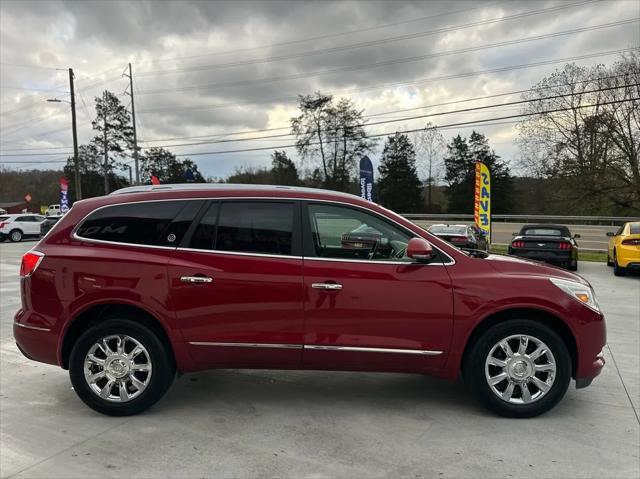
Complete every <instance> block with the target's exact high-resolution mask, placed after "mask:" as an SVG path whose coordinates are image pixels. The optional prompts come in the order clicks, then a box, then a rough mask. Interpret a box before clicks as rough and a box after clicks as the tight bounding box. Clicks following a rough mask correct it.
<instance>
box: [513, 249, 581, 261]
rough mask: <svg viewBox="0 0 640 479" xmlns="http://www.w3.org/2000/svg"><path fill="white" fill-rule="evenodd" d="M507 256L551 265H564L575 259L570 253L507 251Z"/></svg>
mask: <svg viewBox="0 0 640 479" xmlns="http://www.w3.org/2000/svg"><path fill="white" fill-rule="evenodd" d="M509 254H510V255H512V256H517V257H519V258H525V259H533V260H536V261H544V262H545V263H553V264H564V263H568V262H570V261H571V260H574V259H575V258H574V257H573V255H572V253H571V251H562V252H560V251H517V250H512V249H509Z"/></svg>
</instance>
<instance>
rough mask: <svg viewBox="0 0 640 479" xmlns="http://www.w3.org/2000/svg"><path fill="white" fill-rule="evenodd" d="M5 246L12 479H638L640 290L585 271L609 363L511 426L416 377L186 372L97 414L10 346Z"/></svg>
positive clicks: (0, 307) (6, 427)
mask: <svg viewBox="0 0 640 479" xmlns="http://www.w3.org/2000/svg"><path fill="white" fill-rule="evenodd" d="M32 245H33V243H26V242H25V243H21V244H7V243H3V244H0V338H1V340H0V476H1V477H3V478H9V477H11V478H14V477H15V478H65V479H67V478H83V479H84V478H87V477H92V478H102V477H118V478H143V477H144V478H146V477H149V478H151V477H171V478H202V477H215V478H227V477H234V478H245V477H247V478H249V477H251V478H253V477H291V478H330V477H344V478H346V477H370V478H383V477H384V478H386V477H389V478H404V477H406V478H412V479H417V478H461V477H470V478H475V477H495V478H509V477H514V478H535V479H539V478H541V477H543V478H556V477H557V478H565V477H571V478H580V477H583V478H592V477H597V478H616V479H620V478H637V477H639V476H640V462H639V461H640V459H639V453H640V423H639V421H638V411H639V408H640V350H639V348H638V344H639V342H640V277H638V276H635V277H624V278H617V277H614V276H613V273H612V271H611V269H609V268H607V267H606V266H605V265H604V264H601V263H581V265H580V273H581V274H583V275H584V276H585V277H586V278H587V279H588V280H589V281H591V283H592V284H593V285H594V287H595V289H596V292H597V294H598V297H599V300H600V304H601V306H602V308H603V310H604V311H605V314H606V315H607V322H608V343H609V344H608V346H607V348H606V349H605V357H606V360H607V365H606V367H605V369H604V371H603V373H602V374H601V376H600V377H598V378H597V379H596V380H595V381H594V383H593V384H592V385H591V386H590V387H589V388H587V389H582V390H575V389H573V388H571V389H570V390H569V391H568V393H567V396H566V397H565V399H564V400H563V401H562V402H561V403H560V404H559V405H558V406H557V407H556V408H555V409H554V410H552V411H551V412H549V413H547V414H546V415H544V416H542V417H538V418H535V419H529V420H513V419H504V418H498V417H495V416H493V415H491V414H490V413H488V412H486V411H485V410H484V409H483V408H481V407H480V406H478V405H477V404H476V403H475V401H474V400H473V399H472V398H471V397H470V396H469V394H468V393H467V391H466V389H465V388H464V386H463V385H462V384H461V383H459V382H458V383H454V384H451V383H448V382H446V381H443V380H438V379H433V378H428V377H422V376H417V375H405V374H363V373H328V372H297V371H288V372H287V371H247V370H241V371H229V370H219V371H210V372H203V373H198V374H191V375H184V376H182V377H181V378H179V379H177V380H176V382H175V383H174V385H173V387H172V389H171V390H170V391H169V393H168V395H167V396H166V397H165V398H164V399H163V400H162V401H161V402H160V403H158V404H157V405H156V406H155V407H154V408H153V409H151V410H150V411H148V412H147V413H145V414H142V415H139V416H136V417H131V418H108V417H105V416H102V415H100V414H97V413H95V412H93V411H91V410H90V409H88V408H87V407H85V406H84V404H82V403H81V402H80V401H79V400H78V399H77V398H76V396H75V394H74V392H73V391H72V389H71V386H70V383H69V379H68V376H67V373H66V372H65V371H63V370H61V369H59V368H57V367H54V366H48V365H44V364H39V363H35V362H32V361H29V360H27V359H26V358H24V357H23V356H22V355H21V354H20V352H19V351H18V350H17V348H16V346H15V344H14V342H13V338H12V321H13V319H12V316H13V314H14V312H15V311H16V310H17V309H18V307H19V304H20V297H19V278H18V267H19V262H20V255H21V254H22V253H23V252H24V251H26V250H27V249H29V248H30V247H31V246H32Z"/></svg>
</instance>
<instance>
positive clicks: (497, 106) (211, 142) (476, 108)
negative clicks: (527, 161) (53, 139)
mask: <svg viewBox="0 0 640 479" xmlns="http://www.w3.org/2000/svg"><path fill="white" fill-rule="evenodd" d="M621 76H624V75H623V74H621V75H609V76H604V77H594V78H588V79H585V80H580V81H577V82H571V83H564V84H561V85H557V86H573V85H577V84H581V83H588V82H598V81H602V80H607V79H612V78H619V77H621ZM632 86H637V85H636V84H633V85H627V84H625V85H617V86H612V87H607V88H599V89H593V90H586V91H583V92H581V94H589V93H598V92H603V91H609V90H615V89H620V88H628V87H632ZM549 88H550V87H546V88H540V87H537V88H529V89H525V90H517V91H512V92H505V93H497V94H493V95H485V96H481V97H474V98H466V99H460V100H452V101H447V102H442V103H435V104H430V105H423V106H420V107H413V108H405V109H399V110H392V111H387V112H379V113H374V114H371V115H364V117H365V118H372V117H378V116H384V115H389V114H394V113H403V112H407V111H415V110H421V109H425V108H433V107H437V106H446V105H452V104H460V103H468V102H473V101H479V100H486V99H490V98H497V97H502V96H511V95H517V94H522V93H527V92H536V91H543V90H547V89H549ZM567 96H571V94H562V95H553V96H548V97H543V98H539V99H533V100H517V101H512V102H506V103H498V104H491V105H483V106H478V107H472V108H466V109H457V110H452V111H446V112H436V113H431V114H427V115H418V116H413V117H400V118H392V119H389V120H384V121H379V122H374V123H368V124H365V125H363V126H375V125H378V124H385V123H395V122H400V121H409V120H415V119H421V118H427V117H433V116H442V115H448V114H455V113H468V112H471V111H481V110H489V109H493V108H501V107H505V106H513V105H520V104H524V103H528V102H533V101H542V100H550V99H556V98H564V97H567ZM290 128H291V127H290V126H286V127H278V128H263V129H260V130H245V131H237V132H227V133H220V134H217V135H201V136H192V137H173V138H164V139H159V138H157V139H155V140H147V142H151V141H160V142H164V141H171V140H180V139H198V138H211V137H212V138H219V137H224V136H233V135H239V134H248V133H260V132H268V131H279V130H289V129H290ZM287 136H293V135H291V134H283V135H267V136H261V137H252V138H241V139H237V140H230V139H226V140H211V141H202V142H191V143H180V144H169V145H150V146H148V148H151V147H154V146H155V147H167V148H168V147H177V146H193V145H202V144H215V143H230V142H240V141H251V140H262V139H270V138H281V137H287ZM68 148H69V147H41V148H22V149H19V148H18V149H10V150H2V151H1V152H0V153H8V152H10V151H35V150H53V149H68ZM49 154H54V153H49ZM42 155H45V153H42ZM5 156H10V155H5ZM15 156H18V155H15Z"/></svg>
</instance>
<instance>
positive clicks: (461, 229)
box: [429, 226, 467, 235]
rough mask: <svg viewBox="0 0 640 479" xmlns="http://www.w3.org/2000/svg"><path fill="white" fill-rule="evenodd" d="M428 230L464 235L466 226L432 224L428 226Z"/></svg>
mask: <svg viewBox="0 0 640 479" xmlns="http://www.w3.org/2000/svg"><path fill="white" fill-rule="evenodd" d="M429 232H430V233H433V234H439V235H443V234H447V235H466V234H467V227H466V226H432V227H431V228H429Z"/></svg>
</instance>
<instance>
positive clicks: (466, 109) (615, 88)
mask: <svg viewBox="0 0 640 479" xmlns="http://www.w3.org/2000/svg"><path fill="white" fill-rule="evenodd" d="M639 85H640V83H636V84H632V85H620V86H614V87H608V88H598V89H595V90H587V91H583V92H580V94H583V95H586V94H590V93H599V92H604V91H610V90H617V89H620V88H628V87H634V86H639ZM573 95H574V94H573V93H567V94H562V95H553V96H549V97H544V98H536V99H530V100H517V101H512V102H507V103H500V104H493V105H483V106H476V107H471V108H464V109H459V110H449V111H443V112H437V113H429V114H426V115H418V116H411V117H402V118H395V119H390V120H382V121H377V122H373V123H366V124H363V125H358V126H361V127H370V126H377V125H383V124H388V123H398V122H402V121H410V120H419V119H423V118H433V117H437V116H444V115H452V114H457V113H469V112H472V111H481V110H487V109H490V108H499V107H503V106H512V105H522V104H525V103H532V102H537V101H545V100H554V99H558V98H566V97H571V96H573ZM321 131H322V132H327V131H339V129H333V130H321ZM292 136H295V135H293V134H290V133H283V134H277V135H265V136H258V137H252V138H237V139H223V140H212V141H200V142H193V143H173V144H170V145H152V146H149V148H152V147H154V146H163V147H166V148H170V147H176V146H195V145H210V144H217V143H237V142H244V141H252V140H264V139H273V138H285V137H292ZM0 156H1V155H0Z"/></svg>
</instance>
